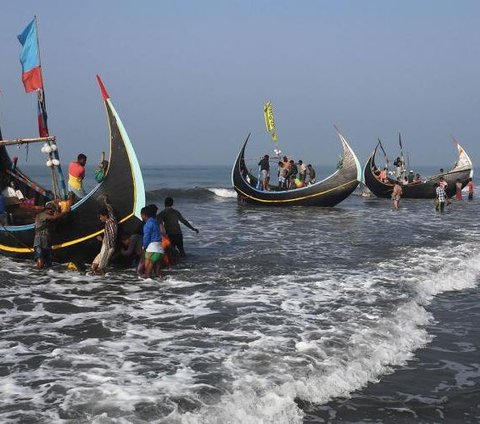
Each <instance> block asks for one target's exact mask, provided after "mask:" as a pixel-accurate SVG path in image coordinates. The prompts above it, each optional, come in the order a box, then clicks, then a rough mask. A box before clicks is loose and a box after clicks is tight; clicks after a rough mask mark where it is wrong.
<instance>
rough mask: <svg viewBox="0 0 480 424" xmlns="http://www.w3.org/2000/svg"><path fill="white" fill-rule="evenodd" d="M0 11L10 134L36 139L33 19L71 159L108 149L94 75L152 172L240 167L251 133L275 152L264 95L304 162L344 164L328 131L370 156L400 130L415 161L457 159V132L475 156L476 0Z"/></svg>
mask: <svg viewBox="0 0 480 424" xmlns="http://www.w3.org/2000/svg"><path fill="white" fill-rule="evenodd" d="M0 12H1V15H0V16H1V18H0V22H1V28H2V31H1V37H0V46H1V50H0V51H1V53H2V56H1V57H2V62H1V64H2V66H1V67H0V90H1V97H0V102H1V103H0V124H1V126H2V130H3V133H4V137H5V138H13V137H27V136H36V135H37V128H36V109H35V97H34V95H32V94H25V93H24V91H23V87H22V85H21V81H20V72H21V71H20V63H19V60H18V54H19V51H20V44H19V43H18V41H17V39H16V36H17V35H18V34H19V33H20V32H21V31H22V30H23V29H24V27H25V26H26V25H27V24H28V23H29V22H30V20H31V19H32V18H33V16H34V15H35V14H36V15H37V17H38V24H39V36H40V50H41V54H42V65H43V75H44V80H45V85H46V99H47V108H48V112H49V118H50V120H49V124H50V132H51V133H52V134H55V135H56V136H57V137H58V139H59V144H60V146H61V147H60V148H61V150H60V154H61V158H62V159H63V161H64V162H68V161H70V160H71V158H72V157H74V156H76V155H77V153H79V152H84V153H85V154H87V155H88V156H89V158H90V159H91V161H92V162H96V161H97V158H98V157H99V155H100V152H101V150H105V149H107V146H108V144H107V141H108V140H107V136H108V133H107V127H106V121H105V114H104V109H103V105H102V102H101V98H100V94H99V92H98V88H97V86H96V81H95V74H96V73H99V74H100V75H101V76H102V77H103V79H104V82H105V84H106V86H107V89H108V90H109V92H110V95H111V98H112V100H113V102H114V104H115V106H116V108H117V111H118V112H119V114H120V116H121V117H122V120H123V122H124V124H125V126H126V129H127V131H128V133H129V135H130V137H131V139H132V141H133V142H134V146H135V148H136V151H137V153H138V156H139V160H140V162H141V164H144V165H167V164H168V165H175V164H182V165H185V164H186V165H190V164H192V165H197V164H198V165H205V164H221V165H227V164H231V163H233V161H234V159H235V157H236V155H237V153H238V150H239V148H240V146H241V144H242V142H243V140H244V139H245V137H246V135H247V134H248V133H249V132H252V139H251V144H250V147H249V151H248V155H251V156H255V155H259V154H261V153H270V154H271V152H272V150H273V148H274V147H275V146H274V145H273V143H272V141H271V139H270V138H269V135H268V134H267V133H266V131H265V127H264V121H263V103H264V102H265V101H266V100H271V101H272V103H273V106H274V112H275V119H276V124H277V130H278V137H279V147H280V148H281V149H282V150H283V152H285V153H288V154H290V155H292V156H294V157H295V158H296V159H303V160H304V161H308V162H312V163H317V164H334V163H336V161H337V157H338V154H339V153H340V145H339V143H338V142H337V139H336V135H335V131H334V128H333V125H334V124H336V125H337V126H339V127H340V129H341V130H342V131H343V133H344V135H345V136H346V137H347V139H348V140H349V141H350V143H351V145H352V147H353V149H354V150H355V151H356V153H357V155H358V157H359V159H360V162H362V164H363V163H364V162H365V161H366V159H367V157H368V155H369V154H370V152H371V151H372V150H373V148H374V146H375V143H376V140H377V138H378V137H380V138H382V139H383V140H384V144H385V146H386V148H387V152H389V153H390V156H393V155H396V154H397V151H398V141H397V140H398V131H401V132H402V137H403V141H404V148H405V150H408V152H409V154H410V160H411V163H412V167H413V166H414V165H415V164H417V165H428V164H435V165H441V166H444V167H449V166H451V165H452V164H453V161H454V159H455V155H456V152H455V150H454V147H453V144H452V143H451V136H452V135H454V136H455V137H457V138H458V139H459V140H460V141H461V142H462V143H463V145H464V147H465V148H466V150H467V152H469V153H470V156H471V157H472V159H473V161H474V162H475V163H478V160H479V159H480V143H479V141H480V119H479V117H480V26H479V19H480V2H479V1H476V0H471V1H470V0H461V1H454V0H450V1H444V0H430V1H426V0H401V1H400V0H396V1H393V0H392V1H389V0H375V1H374V0H372V1H368V0H365V1H362V0H328V1H321V0H315V1H294V0H291V1H283V0H272V1H261V0H255V1H254V0H235V1H227V0H224V1H209V0H201V1H200V0H192V1H178V0H177V1H160V0H159V1H142V0H137V1H129V2H127V1H120V0H116V1H109V0H108V1H105V0H102V1H93V0H88V1H86V0H82V1H76V2H73V1H64V0H62V1H60V0H58V1H47V0H46V1H41V2H40V1H31V0H22V1H21V2H17V1H15V2H14V1H9V2H7V1H4V2H2V4H1V7H0ZM30 149H31V150H30V158H29V163H33V162H40V161H43V158H42V154H41V153H39V150H40V146H35V147H31V148H30ZM34 151H35V152H38V153H34ZM19 153H20V158H21V159H22V160H23V159H24V158H25V154H24V153H23V148H22V150H20V152H19Z"/></svg>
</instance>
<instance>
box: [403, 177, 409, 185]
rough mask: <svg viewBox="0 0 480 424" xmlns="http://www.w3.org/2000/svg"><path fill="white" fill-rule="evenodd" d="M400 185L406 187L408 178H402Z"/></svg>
mask: <svg viewBox="0 0 480 424" xmlns="http://www.w3.org/2000/svg"><path fill="white" fill-rule="evenodd" d="M402 184H403V185H407V184H408V177H407V176H405V177H403V180H402Z"/></svg>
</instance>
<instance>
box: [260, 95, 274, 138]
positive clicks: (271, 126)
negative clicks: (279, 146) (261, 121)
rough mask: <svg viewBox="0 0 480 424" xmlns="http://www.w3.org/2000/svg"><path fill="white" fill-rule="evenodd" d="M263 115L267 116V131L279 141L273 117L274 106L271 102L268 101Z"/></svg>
mask: <svg viewBox="0 0 480 424" xmlns="http://www.w3.org/2000/svg"><path fill="white" fill-rule="evenodd" d="M263 116H264V118H265V127H266V128H267V132H269V133H270V135H271V136H272V140H273V141H277V130H276V128H275V120H274V119H273V107H272V103H271V102H267V103H265V105H264V106H263Z"/></svg>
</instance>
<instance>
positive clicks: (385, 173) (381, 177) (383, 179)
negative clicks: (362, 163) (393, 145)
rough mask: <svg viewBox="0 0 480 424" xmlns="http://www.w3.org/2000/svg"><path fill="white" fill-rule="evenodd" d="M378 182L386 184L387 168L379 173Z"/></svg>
mask: <svg viewBox="0 0 480 424" xmlns="http://www.w3.org/2000/svg"><path fill="white" fill-rule="evenodd" d="M380 181H381V182H382V183H386V182H387V168H383V169H382V170H381V171H380Z"/></svg>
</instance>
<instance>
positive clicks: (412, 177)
mask: <svg viewBox="0 0 480 424" xmlns="http://www.w3.org/2000/svg"><path fill="white" fill-rule="evenodd" d="M414 179H415V175H413V170H412V169H410V171H409V172H408V184H410V183H413V180H414Z"/></svg>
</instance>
